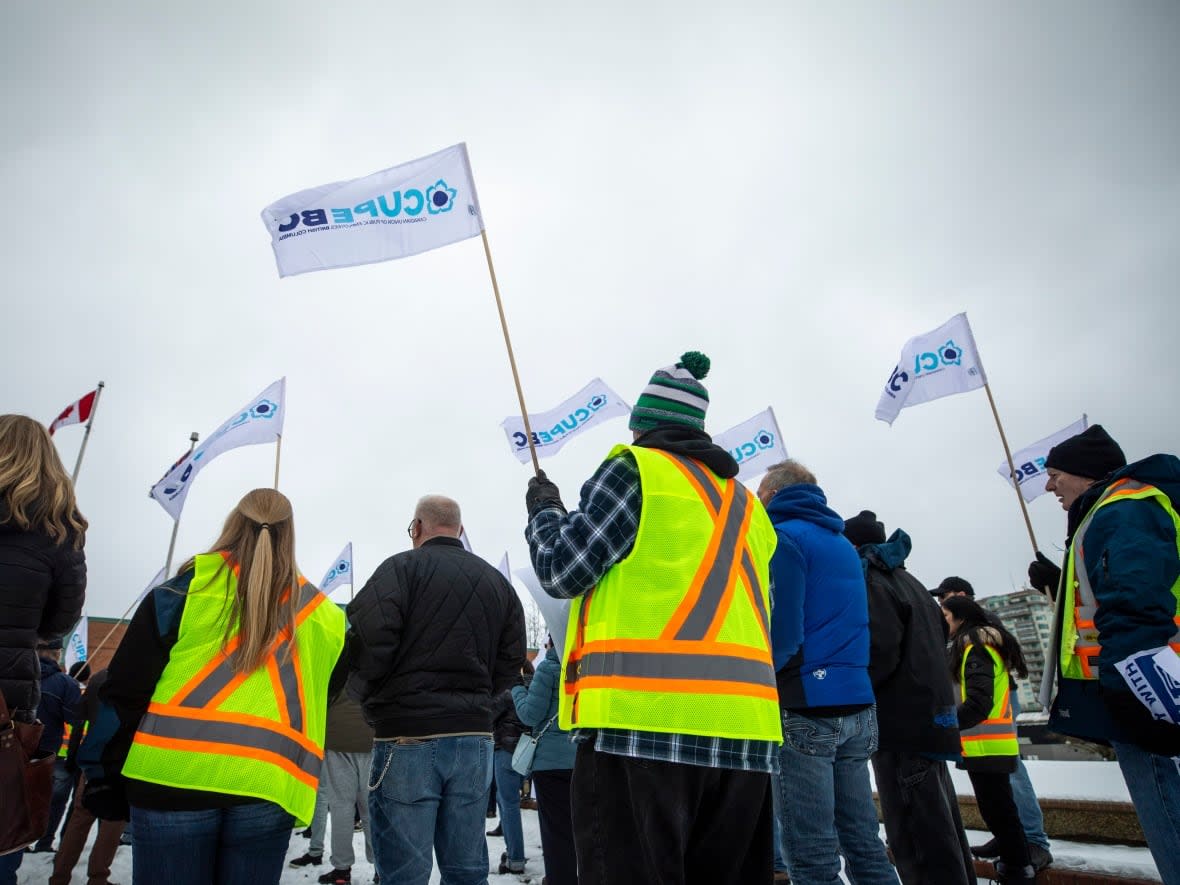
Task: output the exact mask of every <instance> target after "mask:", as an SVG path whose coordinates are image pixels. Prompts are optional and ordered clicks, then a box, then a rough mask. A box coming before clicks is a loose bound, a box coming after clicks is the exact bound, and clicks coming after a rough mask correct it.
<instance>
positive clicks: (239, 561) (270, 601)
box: [180, 489, 299, 673]
mask: <svg viewBox="0 0 1180 885" xmlns="http://www.w3.org/2000/svg"><path fill="white" fill-rule="evenodd" d="M208 552H209V553H223V554H225V555H226V557H227V560H226V565H225V566H223V567H233V566H237V567H238V568H239V569H240V571H239V572H238V589H237V593H235V594H234V596H233V598H232V599H230V600H227V602H228V603H229V611H228V614H227V617H226V620H225V632H224V633H223V635H222V645H223V647H224V646H225V645H227V644H228V643H229V641H230V639H231V638H232V636H233V634H234V631H235V628H237V633H238V636H239V644H238V647H237V649H236V650H235V651H234V653H233V655H232V666H233V669H234V672H236V673H252V672H253V671H254V670H257V669H258V668H259V667H260V666H262V664H263V663H264V662H265V661H266V655H267V650H268V649H269V648H270V646H271V644H272V643H273V642H274V640H275V638H276V637H277V636H279V634H280V633H283V634H284V635H285V636H287V637H288V639H289V641H288V642H287V643H286V651H285V656H289V655H290V653H291V651H292V649H293V648H294V646H295V616H296V614H297V613H298V610H299V586H298V581H299V568H298V566H296V565H295V520H294V518H293V514H292V510H291V502H290V501H289V500H287V498H286V496H285V495H283V494H281V493H279V492H276V491H275V490H274V489H254V490H253V491H252V492H249V493H247V494H246V496H245V497H244V498H242V500H241V501H239V502H238V506H237V507H235V508H234V509H233V510H232V511H231V512H230V515H229V516H228V517H227V518H226V520H225V526H224V527H223V528H222V529H221V537H219V538H218V539H217V541H216V542H215V543H214V544H213V549H212V550H209V551H208ZM192 564H193V560H191V559H190V560H189V561H188V562H186V563H185V564H184V565H182V566H181V567H180V570H181V571H182V572H183V571H185V570H187V569H189V568H191V567H192ZM195 589H196V590H197V592H199V588H195ZM284 596H285V597H286V598H284Z"/></svg>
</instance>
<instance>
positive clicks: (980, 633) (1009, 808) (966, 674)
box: [942, 596, 1037, 885]
mask: <svg viewBox="0 0 1180 885" xmlns="http://www.w3.org/2000/svg"><path fill="white" fill-rule="evenodd" d="M942 611H943V616H944V617H945V618H946V622H947V626H948V627H950V640H951V641H950V645H949V646H948V658H949V661H950V670H951V678H952V679H953V680H954V681H955V683H956V684H957V686H958V689H959V704H958V708H957V713H958V719H959V740H960V743H961V744H962V747H963V759H962V761H961V762H960V763H959V767H960V768H964V769H966V770H967V776H968V777H969V778H970V779H971V787H972V789H973V790H974V791H975V799H976V801H977V802H978V803H979V813H980V815H981V816H982V817H983V820H984V823H986V824H987V828H988V829H989V830H991V832H992V835H993V836H995V839H996V842H997V843H998V848H999V853H1000V859H999V860H998V861H997V862H996V874H997V878H998V881H999V882H1000V883H1002V885H1014V883H1026V885H1031V883H1033V882H1035V881H1036V875H1037V874H1036V869H1035V868H1034V867H1033V864H1032V858H1031V856H1030V854H1029V849H1028V840H1027V839H1026V838H1025V835H1024V827H1023V826H1022V825H1021V823H1020V813H1019V812H1018V811H1017V809H1016V800H1015V799H1014V798H1013V796H1012V784H1011V781H1010V779H1009V777H1010V775H1011V774H1012V772H1014V771H1015V770H1016V760H1017V759H1018V758H1019V757H1020V746H1019V744H1018V743H1017V738H1016V721H1015V719H1014V717H1013V715H1012V698H1011V691H1012V688H1011V681H1010V679H1009V676H1008V674H1009V672H1010V671H1011V673H1013V674H1014V675H1015V676H1016V677H1017V678H1019V679H1025V678H1027V677H1028V668H1027V666H1026V665H1025V663H1024V655H1023V653H1022V652H1021V650H1020V643H1019V642H1017V641H1016V638H1015V637H1014V636H1013V635H1012V634H1011V633H1009V632H1008V631H1007V630H1006V629H1005V628H1004V627H1003V626H1001V625H999V624H996V623H995V621H994V619H992V618H989V617H988V614H987V612H985V611H984V610H983V608H982V607H981V606H980V605H979V603H977V602H976V601H975V600H973V599H971V598H970V597H968V596H948V597H946V598H945V599H943V601H942Z"/></svg>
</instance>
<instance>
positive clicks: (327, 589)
mask: <svg viewBox="0 0 1180 885" xmlns="http://www.w3.org/2000/svg"><path fill="white" fill-rule="evenodd" d="M344 584H348V585H349V586H352V541H349V542H348V543H347V544H345V545H344V549H343V550H341V551H340V555H339V556H337V557H336V559H335V560H333V562H332V567H331V568H330V569H328V573H327V574H326V575H324V580H323V581H322V582H321V583H320V592H321V593H323V594H324V595H325V596H326V595H327V594H329V593H331V592H332V591H333V590H335V589H336V588H337V587H340V586H343V585H344Z"/></svg>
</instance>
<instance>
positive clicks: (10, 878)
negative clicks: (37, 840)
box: [0, 851, 25, 885]
mask: <svg viewBox="0 0 1180 885" xmlns="http://www.w3.org/2000/svg"><path fill="white" fill-rule="evenodd" d="M24 859H25V853H24V852H23V851H14V852H12V853H11V854H5V855H3V856H2V857H0V885H16V871H17V870H19V869H20V865H21V861H23V860H24Z"/></svg>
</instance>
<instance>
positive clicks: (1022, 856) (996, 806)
mask: <svg viewBox="0 0 1180 885" xmlns="http://www.w3.org/2000/svg"><path fill="white" fill-rule="evenodd" d="M967 776H968V777H970V778H971V788H972V789H973V790H975V801H976V802H978V803H979V814H980V816H981V817H982V818H983V822H984V823H985V824H987V828H988V829H989V830H991V832H992V835H993V836H995V837H996V844H997V846H998V847H999V849H1000V860H1001V862H1003V864H1004V866H1005V867H1007V868H1008V869H1009V870H1010V871H1014V872H1015V871H1019V870H1022V869H1024V868H1025V867H1027V866H1029V865H1031V864H1032V860H1030V859H1029V856H1028V841H1027V840H1026V839H1025V838H1024V827H1023V826H1022V825H1021V823H1020V813H1019V812H1018V811H1017V810H1016V800H1015V799H1013V798H1012V782H1011V775H1010V774H1007V773H1005V772H994V771H968V772H967Z"/></svg>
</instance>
